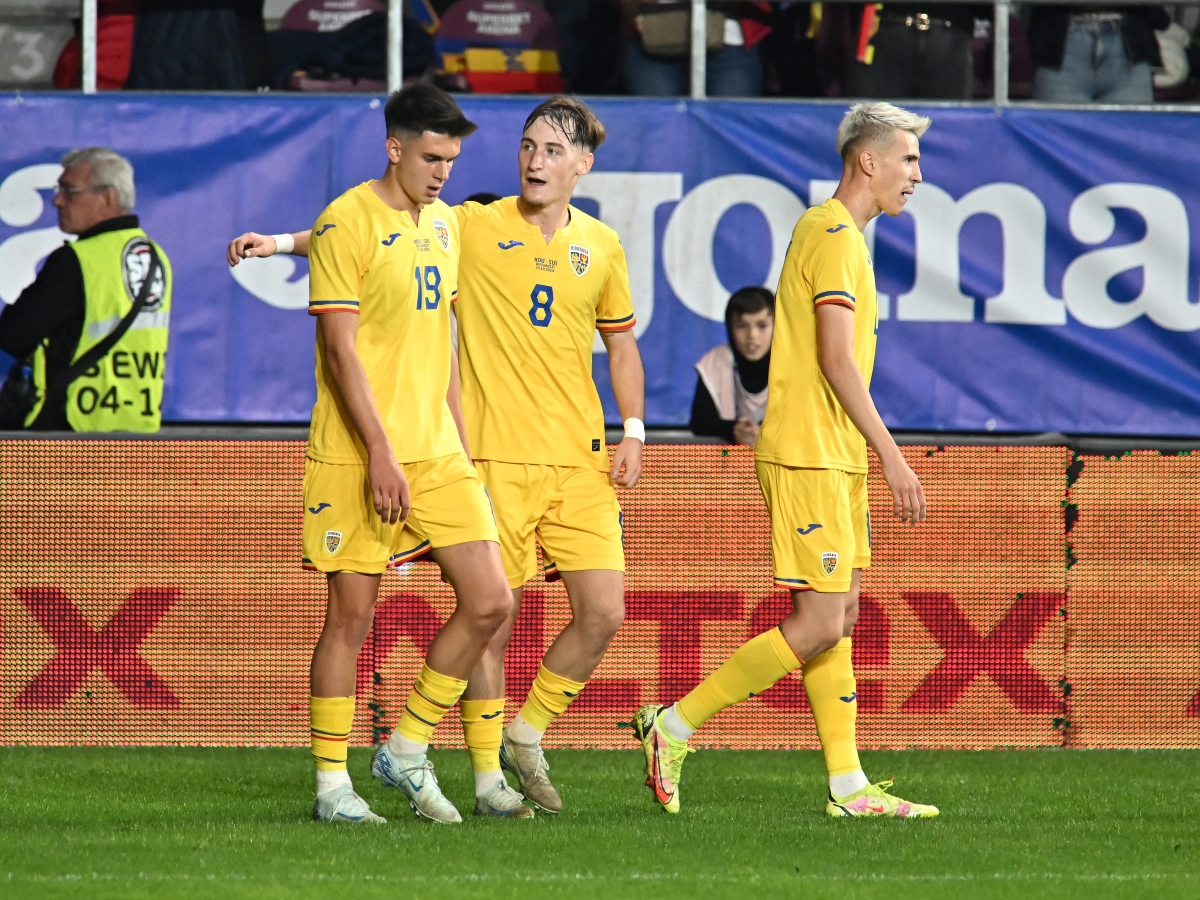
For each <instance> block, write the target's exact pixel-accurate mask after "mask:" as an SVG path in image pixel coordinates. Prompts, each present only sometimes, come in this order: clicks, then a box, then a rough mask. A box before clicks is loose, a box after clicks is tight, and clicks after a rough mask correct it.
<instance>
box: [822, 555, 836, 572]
mask: <svg viewBox="0 0 1200 900" xmlns="http://www.w3.org/2000/svg"><path fill="white" fill-rule="evenodd" d="M837 564H838V555H837V554H836V553H822V554H821V568H822V569H823V570H824V571H825V574H826V575H832V574H833V573H834V572H836V571H837Z"/></svg>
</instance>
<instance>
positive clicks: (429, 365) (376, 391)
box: [308, 183, 462, 464]
mask: <svg viewBox="0 0 1200 900" xmlns="http://www.w3.org/2000/svg"><path fill="white" fill-rule="evenodd" d="M418 218H419V220H420V221H419V222H418V223H417V224H415V225H414V224H413V220H412V217H411V216H410V215H409V214H408V213H407V212H400V211H398V210H395V209H392V208H391V207H390V206H388V205H387V204H386V203H384V202H383V201H382V200H380V199H379V197H378V196H376V194H375V192H374V191H373V190H372V189H371V187H370V183H364V184H360V185H359V186H358V187H355V188H351V189H350V190H348V191H347V192H346V193H344V194H342V196H340V197H338V198H337V199H336V200H334V201H333V202H332V203H331V204H329V206H328V207H326V209H325V211H324V212H323V213H321V215H320V216H319V217H318V218H317V222H316V224H315V225H314V226H313V230H312V243H311V244H310V245H309V266H310V271H311V275H310V280H309V295H308V296H309V300H308V311H309V313H310V314H312V315H317V314H320V313H325V312H355V313H358V317H359V318H358V338H357V340H356V341H355V349H356V350H357V351H358V356H359V359H361V360H362V364H363V367H364V368H365V369H366V370H367V380H368V381H369V382H370V384H371V394H372V396H373V397H374V398H375V408H376V409H377V410H378V411H379V418H380V419H381V420H382V421H383V427H384V430H385V431H386V432H387V436H388V439H389V440H390V441H391V444H392V450H393V451H394V452H395V454H396V459H397V461H398V462H402V463H410V462H420V461H421V460H425V459H433V458H435V457H439V456H446V455H448V454H451V453H456V452H459V451H461V450H462V443H461V442H460V441H459V438H458V430H457V429H456V428H455V426H454V419H453V417H452V416H451V415H450V408H449V406H447V405H446V390H447V388H448V387H449V384H450V346H451V344H450V303H451V302H452V301H453V300H454V297H455V294H456V292H457V288H458V254H459V241H458V220H457V219H456V218H455V216H454V214H453V213H452V212H451V211H450V208H449V207H448V206H446V204H444V203H442V202H441V201H440V200H435V201H434V202H433V203H431V204H429V205H428V206H426V207H425V208H424V210H422V212H421V214H420V216H419V217H418ZM308 455H309V456H311V457H312V458H313V459H317V460H320V461H321V462H328V463H359V464H364V463H366V462H367V451H366V448H365V447H364V446H363V443H362V439H361V438H360V437H359V435H358V430H357V429H356V428H355V427H354V422H353V420H352V419H351V418H350V414H349V412H348V411H347V410H346V408H345V406H344V405H343V404H342V397H341V394H340V393H339V391H338V389H337V385H336V384H335V383H334V381H333V376H332V375H331V374H330V371H329V367H328V366H327V365H326V362H325V346H324V343H323V341H322V340H321V337H320V332H319V331H318V334H317V402H316V405H315V406H314V407H313V412H312V424H311V426H310V427H309V432H308Z"/></svg>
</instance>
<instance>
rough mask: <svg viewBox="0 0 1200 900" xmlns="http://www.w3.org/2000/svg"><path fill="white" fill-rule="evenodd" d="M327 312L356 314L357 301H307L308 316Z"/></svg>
mask: <svg viewBox="0 0 1200 900" xmlns="http://www.w3.org/2000/svg"><path fill="white" fill-rule="evenodd" d="M327 312H352V313H356V312H358V301H357V300H309V301H308V314H309V315H310V316H315V315H319V314H320V313H327Z"/></svg>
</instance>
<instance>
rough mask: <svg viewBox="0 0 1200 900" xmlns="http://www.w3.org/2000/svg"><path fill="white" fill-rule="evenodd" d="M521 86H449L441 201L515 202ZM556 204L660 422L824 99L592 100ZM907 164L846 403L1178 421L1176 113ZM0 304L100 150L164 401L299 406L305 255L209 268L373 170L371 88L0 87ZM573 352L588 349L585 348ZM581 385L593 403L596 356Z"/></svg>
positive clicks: (790, 174) (837, 112)
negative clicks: (862, 387)
mask: <svg viewBox="0 0 1200 900" xmlns="http://www.w3.org/2000/svg"><path fill="white" fill-rule="evenodd" d="M534 102H535V101H534V99H532V98H476V97H464V98H463V99H462V105H463V107H464V109H465V110H466V112H467V114H468V115H469V116H470V117H471V118H473V119H474V120H475V121H477V122H478V123H479V125H480V129H479V132H478V133H477V134H476V135H475V136H473V137H471V138H469V139H467V140H466V141H465V142H464V148H463V154H462V156H461V158H460V160H459V162H458V163H457V164H456V166H455V169H454V174H453V176H452V178H451V180H450V182H449V185H448V188H447V192H446V194H445V195H444V196H445V199H447V200H448V201H449V202H451V203H453V202H457V201H459V200H461V199H463V198H465V197H466V196H467V195H469V194H471V193H474V192H476V191H493V192H496V193H500V194H507V193H514V192H515V191H516V189H517V184H518V179H517V166H516V150H517V145H518V140H519V137H520V133H521V126H522V123H523V121H524V118H525V115H526V113H527V112H528V111H529V109H530V108H531V107H532V105H533V104H534ZM593 105H594V108H595V110H596V112H597V113H598V114H599V115H600V117H601V118H602V119H603V120H604V122H605V124H606V126H607V128H608V133H609V139H608V142H607V143H606V144H605V145H604V146H603V147H602V148H600V150H599V151H598V153H597V155H596V166H595V171H594V172H593V173H592V174H590V175H588V176H586V177H585V178H584V180H583V181H582V182H581V184H580V188H579V191H578V194H577V198H578V205H579V206H580V207H581V208H583V209H585V210H586V211H588V212H591V213H593V214H595V215H598V216H599V217H600V218H601V219H603V220H604V221H606V222H607V223H609V224H610V225H612V226H613V227H614V228H615V229H616V230H617V231H618V233H620V235H621V238H622V243H623V244H624V246H625V250H626V253H627V255H628V260H629V270H630V280H631V286H632V289H633V294H634V298H635V304H636V308H637V318H638V326H637V333H638V337H639V339H640V341H641V346H642V353H643V355H644V357H645V361H646V374H647V413H646V419H647V422H648V423H651V424H656V425H680V424H684V423H686V422H687V419H688V416H689V412H690V408H691V399H692V394H693V391H694V389H695V385H696V374H695V371H694V369H693V368H692V366H693V365H694V363H695V362H696V361H697V360H698V359H699V358H700V356H701V355H703V353H704V352H705V351H706V350H707V349H708V348H709V347H711V346H713V345H714V344H716V343H719V342H720V341H722V340H723V339H724V328H723V325H722V324H721V320H722V315H723V310H724V306H725V303H726V300H727V299H728V297H729V294H730V293H731V292H732V291H734V290H736V289H738V288H740V287H743V286H746V285H763V284H765V285H767V286H770V287H774V285H775V282H776V279H777V278H778V275H779V271H780V268H781V266H782V263H783V256H784V253H785V251H786V249H787V244H788V239H789V236H790V233H791V229H792V226H793V225H794V224H795V221H796V219H797V218H798V217H799V216H800V215H801V213H802V212H803V211H804V209H805V208H806V207H807V206H808V205H809V204H817V203H821V202H823V201H824V200H825V199H826V198H827V197H828V196H829V195H830V194H831V193H832V191H833V188H834V186H835V185H836V180H837V178H838V175H839V171H840V161H839V159H838V157H837V155H836V154H835V152H834V147H833V144H834V133H835V130H836V127H837V123H838V121H839V119H840V117H841V114H842V111H843V108H842V107H841V106H838V105H825V104H805V103H779V102H766V101H763V102H756V101H749V102H745V101H744V102H720V101H707V102H700V103H693V102H686V101H677V100H644V99H637V100H635V99H620V98H614V99H602V100H596V101H594V104H593ZM923 111H924V112H926V113H927V114H928V115H931V116H932V117H933V120H934V124H933V128H932V129H931V130H930V131H929V132H928V134H927V135H926V136H925V138H924V139H923V141H922V154H923V155H922V159H921V168H922V172H923V174H924V177H925V179H926V181H925V182H924V183H923V184H922V185H920V186H919V187H918V188H917V191H916V194H915V195H914V196H913V198H912V200H911V201H910V203H909V204H908V208H907V210H906V211H905V213H904V214H903V215H902V216H900V217H898V218H896V219H889V218H887V217H883V219H882V220H881V221H878V222H877V224H876V225H875V226H873V227H872V228H871V229H869V233H868V235H867V238H868V241H869V243H870V244H871V246H872V251H873V256H874V259H875V267H876V276H877V281H878V286H879V291H880V299H881V319H882V320H881V322H880V330H879V357H878V363H877V366H876V370H875V382H874V384H873V386H872V393H873V394H874V396H875V398H876V402H877V403H878V405H879V408H880V411H881V412H882V414H883V417H884V419H885V420H886V421H887V422H888V424H889V425H891V426H892V427H894V428H902V429H918V430H948V431H982V430H989V431H997V432H1005V431H1049V430H1053V431H1064V432H1068V433H1108V434H1157V435H1198V434H1200V303H1198V302H1197V279H1198V277H1200V266H1198V265H1197V262H1198V261H1200V259H1198V253H1197V250H1196V244H1195V241H1194V240H1193V238H1192V235H1191V222H1192V221H1196V222H1197V223H1198V224H1200V145H1198V144H1197V142H1196V141H1195V140H1194V137H1195V133H1196V128H1197V118H1196V116H1195V115H1189V114H1176V113H1170V112H1162V113H1139V112H1128V113H1120V112H1100V111H1098V112H1064V111H1053V110H1034V109H1009V110H1004V111H1002V112H1000V113H997V112H996V111H994V110H993V109H991V108H930V109H926V110H923ZM0 127H2V129H3V134H4V136H5V140H4V141H3V143H2V144H0V298H2V299H3V300H4V301H6V302H10V303H11V302H12V301H13V300H15V299H16V297H17V295H18V294H19V293H20V291H21V289H22V288H23V287H24V286H25V285H26V284H28V283H29V282H30V281H31V280H32V279H33V277H34V275H35V273H36V271H37V266H38V265H39V263H40V261H41V260H42V259H44V257H45V256H46V255H47V254H48V253H49V252H50V251H51V250H52V249H53V248H54V247H56V246H58V245H59V244H60V243H61V241H62V240H63V239H64V236H63V235H62V234H61V232H59V231H58V229H57V227H56V224H55V222H56V220H55V217H54V211H53V209H52V208H51V206H50V202H49V201H50V199H51V192H52V189H53V185H54V182H55V179H56V178H57V176H58V172H59V167H58V164H57V161H58V159H59V157H60V156H61V155H62V154H63V152H65V151H66V150H68V149H70V148H72V147H79V146H86V145H107V146H111V147H113V148H115V149H117V150H118V151H120V152H121V153H123V154H126V155H127V156H128V157H129V158H130V159H131V160H132V161H133V164H134V166H135V168H136V172H137V187H138V204H137V209H136V212H137V213H138V214H139V215H140V216H141V217H142V223H143V225H144V227H145V228H146V229H147V231H149V233H150V234H151V235H152V236H153V237H154V238H155V239H156V240H157V241H159V242H160V243H161V244H162V246H163V247H164V249H165V250H166V252H167V253H168V255H169V256H170V258H171V261H172V263H173V266H174V272H175V298H174V310H173V319H172V323H171V345H170V346H171V349H170V354H169V365H168V370H167V379H168V381H167V392H166V399H165V402H164V410H163V413H164V418H166V419H168V420H200V421H299V420H306V419H307V418H308V414H309V409H310V407H311V404H312V402H313V399H314V395H315V390H314V384H313V345H314V325H313V321H312V319H311V318H310V317H309V316H308V315H307V314H306V312H305V311H304V308H305V303H306V298H307V283H308V278H307V265H306V261H305V260H302V259H295V258H292V257H285V256H277V257H274V258H272V259H269V260H255V261H247V262H246V263H243V264H242V265H240V266H238V267H237V268H236V269H233V270H230V269H229V267H228V266H227V265H226V264H225V261H224V254H225V245H226V244H227V242H228V241H229V240H230V239H231V238H232V237H235V236H236V235H238V234H240V233H242V232H244V231H250V230H254V231H260V232H268V233H277V232H283V231H293V230H300V229H303V228H306V227H308V226H309V225H310V224H311V223H312V221H313V219H314V218H315V217H316V215H317V214H318V213H319V212H320V210H321V209H322V208H323V207H324V206H325V205H326V204H327V203H328V202H329V201H330V200H332V199H333V198H334V197H336V196H337V195H338V194H340V193H341V192H342V191H344V190H346V189H347V188H349V187H351V186H353V185H354V184H357V183H359V182H361V181H364V180H366V179H369V178H373V177H377V176H378V175H379V174H380V173H381V172H382V170H383V166H384V155H383V139H384V128H383V110H382V106H381V101H380V100H379V99H378V98H363V97H318V96H277V95H271V96H265V97H264V96H255V97H220V96H192V95H187V96H170V95H153V96H151V95H137V94H113V95H100V96H98V97H95V98H83V97H80V96H78V95H33V96H30V95H25V96H13V95H4V96H0ZM598 347H599V344H598ZM595 375H596V382H597V384H598V385H599V387H600V390H601V395H602V396H603V397H604V398H605V407H606V410H607V412H608V418H609V420H610V421H615V420H616V419H617V418H618V416H617V413H616V408H615V404H614V403H613V402H612V399H611V393H610V391H609V388H608V373H607V365H606V359H605V357H604V356H603V353H602V352H601V353H598V354H597V356H596V365H595Z"/></svg>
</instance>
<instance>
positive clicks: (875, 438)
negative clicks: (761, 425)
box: [817, 303, 925, 525]
mask: <svg viewBox="0 0 1200 900" xmlns="http://www.w3.org/2000/svg"><path fill="white" fill-rule="evenodd" d="M817 362H818V364H819V365H820V367H821V374H822V375H824V376H825V380H826V381H828V382H829V386H830V387H831V388H833V393H834V396H836V397H837V399H838V403H840V404H841V405H842V409H844V410H845V411H846V415H848V416H849V417H850V421H851V422H853V423H854V427H855V428H857V429H858V430H859V432H861V433H862V436H863V437H864V438H866V440H867V443H868V444H869V445H870V446H871V447H872V449H874V451H875V452H876V454H878V456H879V461H880V463H882V465H883V477H884V478H885V479H886V480H887V483H888V487H890V488H891V489H892V505H893V509H894V511H895V513H896V516H897V517H899V519H900V521H901V522H910V523H912V524H914V525H915V524H916V523H917V522H924V521H925V492H924V491H923V490H922V489H921V482H920V480H919V479H918V478H917V474H916V473H915V472H914V471H913V470H912V469H911V468H909V465H908V462H907V461H906V460H905V459H904V455H903V454H902V453H901V452H900V448H899V447H897V446H896V442H895V441H894V440H892V435H891V433H890V432H889V431H888V430H887V426H886V425H884V424H883V419H881V418H880V417H879V411H878V410H876V409H875V401H874V400H872V399H871V393H870V391H868V390H867V385H866V383H865V382H864V381H863V377H862V373H861V372H860V371H859V370H858V366H857V365H856V364H855V362H854V310H852V309H848V308H847V307H845V306H841V305H839V304H836V303H825V304H822V305H820V306H818V307H817Z"/></svg>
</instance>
